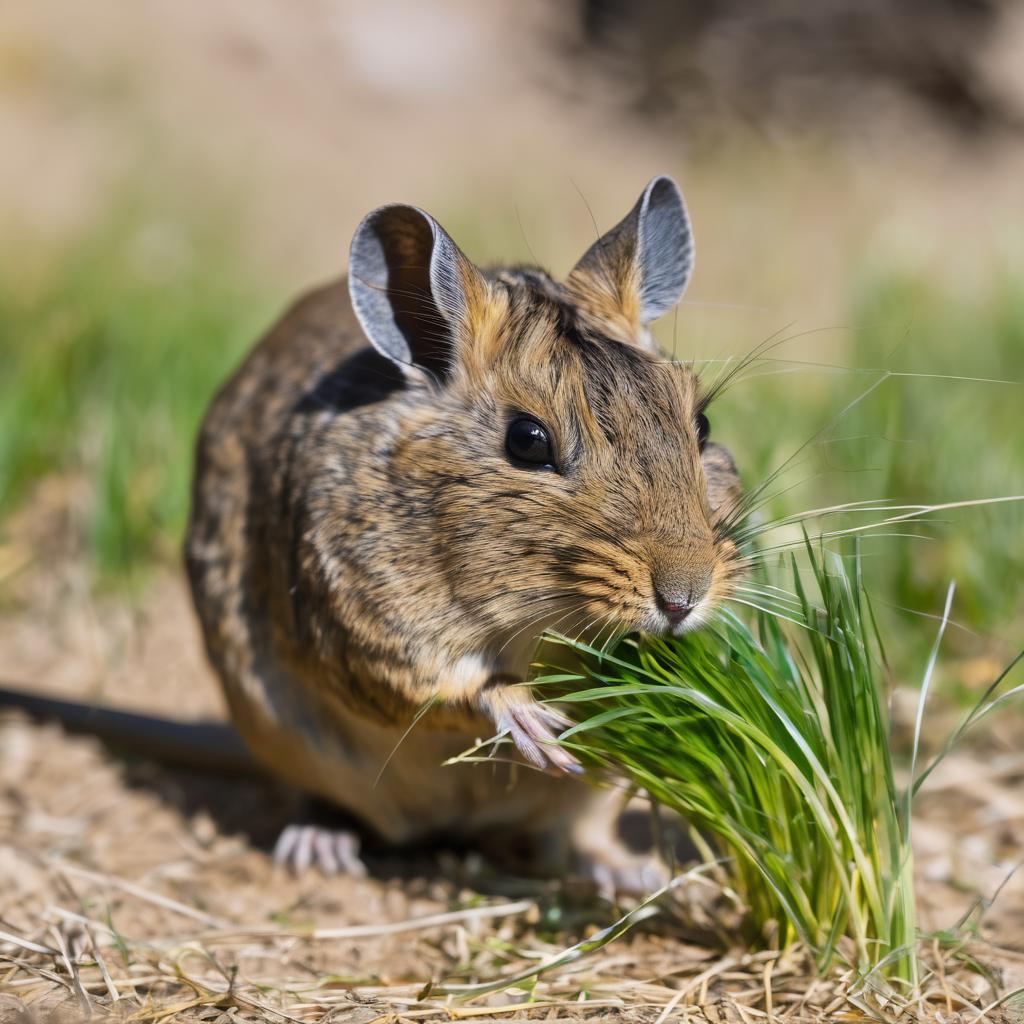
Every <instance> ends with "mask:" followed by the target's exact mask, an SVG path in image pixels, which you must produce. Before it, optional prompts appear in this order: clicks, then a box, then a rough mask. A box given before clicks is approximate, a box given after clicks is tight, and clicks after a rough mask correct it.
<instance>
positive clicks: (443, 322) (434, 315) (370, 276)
mask: <svg viewBox="0 0 1024 1024" xmlns="http://www.w3.org/2000/svg"><path fill="white" fill-rule="evenodd" d="M482 287H483V281H482V278H481V275H480V272H479V271H478V270H477V269H476V267H474V266H473V264H472V263H471V262H470V261H469V260H468V259H467V258H466V256H465V255H464V254H463V252H462V250H461V249H459V247H458V246H457V245H456V244H455V243H454V242H453V241H452V240H451V238H449V237H448V234H447V232H445V230H444V228H442V227H441V225H440V224H438V223H437V221H435V220H434V219H433V217H430V216H428V215H427V214H425V213H424V212H423V211H422V210H418V209H417V208H416V207H415V206H398V205H395V206H381V207H380V208H379V209H376V210H374V211H373V213H370V214H368V215H367V216H366V217H364V218H363V221H362V223H361V224H360V225H359V227H358V228H357V229H356V234H355V237H354V238H353V239H352V248H351V250H350V253H349V271H348V288H349V294H350V295H351V296H352V306H353V307H354V309H355V312H356V316H357V317H358V318H359V323H360V324H362V327H363V330H364V331H365V332H366V336H367V338H369V339H370V343H371V344H372V345H373V347H374V348H375V349H376V350H377V351H378V352H380V353H381V355H384V356H387V357H388V359H391V360H393V361H394V362H395V363H397V364H398V365H399V366H400V367H401V368H402V370H403V371H404V372H406V373H407V374H412V375H415V373H416V371H415V367H423V368H426V369H427V370H430V371H431V372H432V373H434V374H436V375H439V376H444V375H446V374H447V372H448V369H449V368H450V366H451V363H452V359H453V354H454V347H455V342H456V338H457V337H458V335H459V331H460V329H461V328H463V327H464V326H465V325H466V324H468V322H469V319H470V313H471V308H472V306H473V305H474V304H475V303H476V302H478V301H479V298H480V295H481V292H482Z"/></svg>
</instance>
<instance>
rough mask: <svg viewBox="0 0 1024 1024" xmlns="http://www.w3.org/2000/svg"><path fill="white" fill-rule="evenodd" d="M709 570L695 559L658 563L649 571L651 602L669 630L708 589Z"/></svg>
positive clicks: (709, 587)
mask: <svg viewBox="0 0 1024 1024" xmlns="http://www.w3.org/2000/svg"><path fill="white" fill-rule="evenodd" d="M712 575H713V569H712V565H711V564H710V562H708V563H706V564H704V563H703V560H702V559H701V560H699V561H698V563H697V564H694V563H693V561H692V560H688V561H687V562H685V563H682V564H680V563H675V564H671V563H670V564H668V565H664V564H663V565H661V566H658V567H656V568H655V569H654V571H653V572H652V574H651V582H652V583H653V585H654V603H655V605H656V606H657V608H658V611H659V612H660V613H661V614H662V616H664V618H665V620H666V623H667V627H668V629H670V630H675V629H677V628H678V627H679V626H680V625H682V623H683V622H684V621H685V620H686V618H687V617H688V616H689V615H690V613H691V612H692V611H693V610H694V609H695V608H696V607H697V606H698V605H699V604H700V603H701V601H703V600H704V598H705V597H706V596H707V594H708V591H709V590H710V589H711V582H712Z"/></svg>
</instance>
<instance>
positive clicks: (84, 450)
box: [0, 203, 269, 579]
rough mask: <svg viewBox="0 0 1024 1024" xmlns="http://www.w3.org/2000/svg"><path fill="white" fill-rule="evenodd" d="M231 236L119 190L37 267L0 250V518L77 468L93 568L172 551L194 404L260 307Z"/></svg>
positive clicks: (179, 524) (124, 567) (112, 575)
mask: <svg viewBox="0 0 1024 1024" xmlns="http://www.w3.org/2000/svg"><path fill="white" fill-rule="evenodd" d="M236 249H237V247H236V246H235V245H234V244H233V239H232V236H231V233H230V231H229V230H228V229H226V228H225V227H224V226H223V225H221V226H216V225H214V224H213V223H212V221H207V222H206V224H205V225H204V224H203V222H202V221H201V220H200V219H199V218H198V217H197V218H192V219H190V218H188V217H181V216H178V217H174V216H171V217H167V216H160V215H154V214H153V213H151V212H149V211H147V210H146V209H139V208H138V204H135V205H134V206H133V205H132V204H128V203H126V204H125V208H124V209H122V210H120V211H119V212H117V213H116V214H115V215H112V216H111V217H110V218H109V219H108V220H107V221H106V222H105V223H104V224H103V225H101V227H100V228H99V229H97V230H96V231H94V232H93V233H91V234H89V235H88V236H87V237H84V238H82V239H80V240H78V241H77V242H76V243H75V244H73V245H71V246H70V247H69V248H68V249H67V250H66V251H64V252H63V253H61V254H60V255H59V256H58V257H57V258H56V259H54V260H53V261H52V262H51V263H50V265H49V269H48V270H46V271H45V272H43V273H42V274H41V275H40V279H38V280H33V281H26V280H25V275H24V274H23V273H20V272H19V270H20V268H19V267H18V265H17V264H16V262H15V256H14V254H11V253H8V254H6V255H5V256H4V257H3V259H0V267H2V268H3V273H2V274H0V520H2V517H3V516H4V515H5V514H7V513H9V512H10V511H11V510H12V509H13V508H14V507H15V506H16V505H17V504H18V503H19V502H20V501H21V500H23V499H24V497H25V496H26V493H27V491H28V489H29V487H30V486H31V484H32V482H33V481H35V480H36V479H38V478H40V477H42V476H45V475H47V474H51V473H58V474H81V475H84V476H85V477H86V478H87V479H88V481H89V483H90V491H91V503H90V510H89V520H88V530H89V537H88V542H89V547H90V550H91V553H92V555H93V558H94V562H95V564H96V567H97V569H98V572H99V576H100V578H105V579H124V578H125V577H126V576H130V575H131V574H132V573H134V572H136V571H137V570H140V569H144V568H145V567H146V565H147V564H149V563H150V562H151V561H152V560H153V559H160V558H166V557H176V555H177V549H178V544H179V541H180V537H181V534H182V531H183V528H184V524H185V519H186V516H187V513H188V500H189V480H190V478H191V472H192V445H193V441H194V438H195V435H196V432H197V430H198V426H199V423H200V421H201V418H202V415H203V412H204V411H205V408H206V406H207V404H208V403H209V401H210V398H211V396H212V395H213V393H214V391H215V389H216V387H217V386H218V385H219V384H220V383H221V382H222V381H223V379H224V378H225V377H226V376H227V374H228V373H229V372H230V370H231V369H232V367H233V366H234V365H235V364H236V363H237V362H238V360H239V359H240V357H241V356H242V354H243V353H244V352H245V350H246V349H247V348H248V347H249V345H251V343H252V339H253V337H254V336H255V335H256V333H257V330H258V325H259V324H260V323H261V322H264V321H265V320H266V318H267V315H268V312H269V309H268V301H267V299H266V297H265V296H263V295H262V294H261V290H260V289H259V288H258V287H257V286H256V284H255V283H254V280H253V277H252V275H251V274H249V273H247V272H246V270H245V269H244V263H243V261H242V260H240V258H239V256H238V253H237V251H236Z"/></svg>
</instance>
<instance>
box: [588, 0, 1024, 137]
mask: <svg viewBox="0 0 1024 1024" xmlns="http://www.w3.org/2000/svg"><path fill="white" fill-rule="evenodd" d="M1012 2H1013V0H581V6H580V8H579V12H580V14H579V17H580V28H581V34H582V40H583V44H584V48H585V49H586V50H587V51H588V52H589V53H590V54H591V55H592V56H595V57H597V58H598V59H599V62H600V64H601V66H602V67H603V68H604V69H605V70H606V71H607V72H608V73H610V74H611V75H612V76H613V77H614V78H615V79H616V80H617V81H618V82H619V84H620V86H621V88H622V89H623V91H624V92H625V94H626V95H627V96H628V97H629V98H630V99H631V101H632V103H633V104H634V105H635V106H636V107H637V108H639V109H641V110H644V111H648V112H666V111H668V112H680V113H682V114H683V115H684V116H687V117H689V118H691V119H699V117H700V116H701V115H712V116H717V117H722V116H729V117H731V118H733V119H734V118H736V117H739V118H740V119H742V120H747V121H751V122H754V123H757V124H765V123H771V122H775V123H779V122H781V123H783V124H785V125H788V126H791V127H798V128H799V127H801V126H804V125H806V124H808V123H815V122H817V123H821V122H822V121H823V120H824V121H826V122H828V123H834V119H835V117H836V115H837V114H838V115H845V116H847V117H849V116H854V117H858V118H861V119H871V118H875V117H877V116H878V114H879V112H880V105H884V103H885V102H886V99H887V98H888V99H891V98H892V96H893V95H894V94H900V95H903V96H906V97H910V98H912V99H913V100H915V101H917V102H918V103H920V104H923V105H924V106H925V107H926V108H927V109H929V110H930V111H932V112H933V113H937V114H939V115H940V116H941V118H942V119H943V120H945V121H947V122H949V123H952V124H955V125H958V126H960V127H962V128H968V129H981V128H990V127H995V126H1004V127H1005V126H1011V125H1012V126H1014V127H1017V128H1019V127H1020V126H1021V124H1022V119H1021V116H1020V112H1019V111H1015V110H1013V109H1011V106H1010V105H1008V101H1007V100H1006V99H1005V98H1004V97H1002V96H1001V95H999V90H998V89H996V88H994V87H993V84H992V83H991V82H990V81H989V77H988V74H987V69H986V65H985V56H986V47H987V45H988V44H989V42H990V41H991V40H992V38H993V36H994V34H995V33H996V32H997V31H998V30H999V27H1000V19H1001V15H1002V12H1003V10H1004V9H1005V8H1008V7H1009V6H1010V4H1011V3H1012Z"/></svg>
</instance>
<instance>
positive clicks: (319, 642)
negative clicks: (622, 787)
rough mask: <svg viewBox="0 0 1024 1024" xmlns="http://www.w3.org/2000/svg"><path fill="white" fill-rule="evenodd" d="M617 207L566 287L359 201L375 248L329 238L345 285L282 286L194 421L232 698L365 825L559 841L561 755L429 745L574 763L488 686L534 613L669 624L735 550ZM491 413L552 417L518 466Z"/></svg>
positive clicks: (208, 566)
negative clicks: (469, 757) (458, 757)
mask: <svg viewBox="0 0 1024 1024" xmlns="http://www.w3.org/2000/svg"><path fill="white" fill-rule="evenodd" d="M655 181H656V182H658V181H667V179H655ZM654 184H655V183H652V186H649V187H648V192H647V193H645V197H647V196H648V193H651V192H652V188H653V187H654ZM673 188H674V185H673ZM676 191H677V190H676ZM669 199H671V196H669ZM679 203H680V204H681V200H679ZM639 208H640V204H638V209H639ZM644 210H646V207H644V209H643V210H641V213H640V214H637V216H636V217H635V218H634V222H635V223H634V225H633V231H632V234H630V230H629V223H628V222H629V218H627V221H624V222H623V225H626V227H625V228H624V227H623V225H620V226H619V228H616V229H615V231H613V232H612V233H609V235H608V236H606V237H605V239H604V240H603V242H604V246H603V248H599V249H598V251H597V253H596V255H593V254H594V252H595V250H591V253H588V254H587V256H585V257H584V260H582V261H581V263H580V265H579V266H578V267H577V268H576V270H574V271H573V274H572V275H570V277H569V279H568V280H567V282H566V283H565V284H564V285H563V284H558V283H556V282H554V281H552V280H551V279H550V278H548V277H547V276H546V275H544V274H543V273H542V272H540V271H537V270H533V269H528V270H500V271H496V272H493V273H490V274H487V275H484V274H482V273H481V272H480V271H478V270H477V269H476V268H475V267H473V266H472V264H470V263H469V261H468V260H466V258H465V257H464V256H463V255H462V254H461V253H460V252H459V251H458V249H457V248H455V247H454V243H451V241H450V239H447V236H444V235H443V232H442V233H441V234H440V235H439V234H438V232H439V231H440V229H439V228H437V227H436V225H434V224H433V222H430V221H429V218H426V217H425V215H423V214H420V212H419V211H412V208H409V207H388V208H384V209H383V210H382V211H378V212H377V214H375V215H371V218H372V217H374V216H378V215H379V218H378V221H375V222H371V218H367V221H365V222H364V227H361V229H360V231H361V232H363V231H364V229H365V225H366V224H367V223H370V229H372V231H373V232H374V234H373V235H372V237H371V238H370V241H371V242H372V243H373V244H374V245H376V246H377V247H376V248H374V249H372V250H371V251H369V254H368V255H367V254H366V252H364V251H363V250H360V249H359V245H360V244H361V243H360V237H361V236H360V235H358V234H357V239H356V243H354V245H353V271H352V272H353V273H354V274H356V275H358V274H359V273H361V272H365V275H366V276H365V278H360V277H358V276H357V277H356V278H354V280H353V282H352V286H351V293H352V295H353V296H354V297H355V299H356V308H355V310H354V309H353V304H352V302H351V301H350V297H349V294H350V288H348V287H346V284H345V282H338V283H336V284H333V285H330V286H328V287H326V288H323V289H321V290H319V291H316V292H314V293H312V294H311V295H309V296H307V297H306V298H304V299H302V300H301V301H300V302H298V303H297V304H296V305H295V306H294V307H293V308H292V309H291V310H290V311H289V312H288V313H287V314H286V316H285V317H284V318H283V320H282V321H281V322H280V323H279V324H278V325H277V326H276V327H275V328H274V329H273V330H272V331H271V333H270V334H269V335H268V336H267V337H266V338H265V339H264V340H263V341H262V342H261V343H260V344H259V345H258V346H257V348H256V349H255V350H254V351H253V353H252V354H251V355H250V356H249V358H248V359H247V360H246V362H245V363H244V365H243V366H242V367H241V369H240V370H239V371H238V373H237V374H236V375H235V377H234V378H233V380H231V381H230V382H229V383H228V385H227V386H226V387H225V388H224V390H223V391H222V392H221V393H220V395H219V396H218V397H217V399H216V400H215V402H214V403H213V406H212V408H211V410H210V412H209V414H208V416H207V419H206V421H205V423H204V426H203V430H202V434H201V437H200V439H199V444H198V453H197V469H196V477H195V486H194V495H193V511H192V518H191V522H190V527H189V533H188V540H187V551H186V557H187V564H188V569H189V575H190V579H191V583H192V588H193V593H194V596H195V600H196V606H197V609H198V611H199V616H200V619H201V620H202V623H203V628H204V632H205V637H206V642H207V646H208V649H209V652H210V656H211V658H212V660H213V663H214V665H215V667H216V669H217V671H218V673H219V675H220V677H221V679H222V681H223V684H224V687H225V691H226V693H227V697H228V701H229V704H230V706H231V711H232V715H233V718H234V721H235V723H236V726H237V727H238V729H239V731H240V732H241V734H242V735H243V737H244V738H245V739H246V741H247V742H248V743H249V744H250V746H251V747H252V749H253V750H254V751H255V752H256V753H257V754H258V755H259V756H260V757H261V758H262V759H263V760H264V761H266V763H268V764H269V765H270V766H271V767H272V768H273V769H274V770H275V771H277V772H278V773H280V774H281V775H283V776H284V777H286V778H288V779H290V780H291V781H293V782H295V783H298V784H299V785H302V786H304V787H305V788H307V789H309V790H311V791H313V792H316V793H319V794H320V795H322V796H324V797H326V798H328V799H330V800H333V801H335V802H336V803H338V804H340V805H342V806H343V807H346V808H347V809H349V810H351V811H353V812H354V813H356V814H357V815H358V816H359V817H361V818H362V819H363V820H365V821H366V822H368V823H369V824H370V825H372V826H373V827H374V828H375V829H376V830H377V831H378V832H379V833H380V834H381V835H382V836H384V837H385V838H386V839H388V840H390V841H392V842H396V843H400V842H405V841H408V840H411V839H414V838H418V837H422V836H426V835H430V834H439V833H443V834H445V835H449V836H461V837H466V838H469V837H473V836H478V835H481V834H484V833H490V834H495V833H496V832H497V833H502V832H503V831H505V832H508V831H511V832H516V831H518V832H522V831H526V832H529V833H532V834H535V835H541V834H546V835H548V836H556V837H561V838H559V839H558V840H557V842H556V845H558V844H559V843H562V842H563V840H564V841H569V839H570V833H573V832H574V830H575V832H576V837H575V841H576V842H577V845H580V839H579V836H580V835H581V834H582V833H583V832H586V831H588V829H587V827H586V826H585V825H583V824H580V822H581V820H582V818H583V817H585V812H586V811H587V810H588V808H591V807H592V806H593V805H594V803H595V800H600V799H601V798H598V797H595V791H593V790H592V789H591V788H590V787H588V786H587V785H586V784H585V783H583V782H580V781H578V780H577V779H575V778H571V777H569V776H568V775H566V774H559V773H557V772H555V773H551V772H549V773H542V772H537V771H531V770H529V769H527V768H525V767H523V768H519V767H517V766H515V765H509V764H495V765H475V766H474V765H457V766H449V767H442V762H443V761H444V760H446V759H447V758H449V757H452V756H454V755H455V754H457V753H459V752H461V751H462V750H464V749H466V748H467V747H468V746H471V745H472V744H473V742H474V741H475V740H477V739H479V738H485V737H487V736H489V735H492V734H493V732H494V730H495V725H497V726H498V728H499V729H500V728H509V729H510V730H511V733H512V735H513V738H514V739H515V740H516V742H517V745H518V746H519V748H520V750H521V751H522V752H523V754H524V755H525V757H526V758H527V759H528V760H531V761H533V762H535V763H536V764H538V765H544V766H548V767H554V768H556V769H557V768H563V769H571V768H572V767H573V763H572V758H571V757H569V756H568V755H565V756H564V757H561V759H560V755H559V754H558V753H557V750H556V748H550V747H548V746H546V745H545V740H546V739H547V738H549V737H550V735H551V729H553V728H555V727H556V726H557V725H560V724H561V722H560V720H559V718H558V716H557V715H555V714H554V713H552V712H550V711H548V710H547V709H545V708H544V707H543V706H541V705H538V704H537V703H536V702H535V701H534V700H533V698H532V697H531V696H530V694H529V691H528V689H527V688H525V687H523V686H517V685H515V684H517V683H520V682H522V680H524V679H525V678H526V672H527V669H528V666H529V662H530V659H531V656H532V654H533V652H534V649H535V647H536V641H537V638H538V636H539V635H540V633H541V632H543V630H544V629H545V628H548V627H552V626H554V627H557V628H560V629H562V630H564V631H569V632H571V631H579V630H583V629H586V628H588V627H590V628H596V627H611V628H622V629H631V630H635V629H645V630H649V631H655V632H664V631H668V630H672V631H675V632H680V631H682V630H683V629H684V628H693V627H694V626H696V625H699V624H700V623H701V622H702V621H704V620H705V619H706V617H707V615H709V614H710V613H711V611H712V609H713V607H714V605H715V604H716V603H717V602H718V601H720V600H721V599H722V598H723V597H725V596H726V595H727V594H728V591H729V587H730V583H731V580H732V579H733V578H734V577H735V575H736V574H737V573H738V572H739V571H740V569H741V568H742V565H741V560H740V559H739V557H738V555H737V552H736V550H735V547H734V546H733V545H732V542H731V541H730V540H729V539H728V536H727V532H726V531H725V530H723V529H722V528H721V521H722V516H723V514H724V512H725V511H727V509H728V507H729V505H730V503H731V502H732V501H734V500H735V498H736V497H737V496H738V493H739V488H738V481H737V478H736V472H735V468H734V466H733V464H732V460H731V459H730V458H729V456H728V453H727V452H725V450H724V449H722V448H721V447H720V446H717V445H713V444H709V443H706V438H704V439H703V440H702V439H701V438H700V437H699V436H698V429H697V427H696V426H695V424H697V423H698V421H699V419H700V417H701V416H702V414H703V404H704V399H703V398H702V395H701V391H700V386H699V382H698V380H697V378H696V377H695V375H694V374H693V372H692V370H691V368H690V367H688V366H686V365H685V364H681V363H673V362H667V361H665V360H663V359H661V358H660V357H658V356H657V355H655V354H653V352H652V351H651V348H652V342H651V337H650V334H649V332H648V330H647V328H646V322H645V319H644V309H645V306H644V304H645V302H646V303H647V304H648V306H649V305H651V298H650V296H651V295H654V296H655V298H659V297H660V295H661V292H657V293H655V292H654V291H653V290H652V289H653V286H652V285H650V284H649V278H650V271H649V270H648V271H645V270H644V267H643V265H642V264H641V263H640V261H639V255H638V253H639V252H640V250H641V249H642V247H643V246H642V243H644V240H645V238H646V245H647V248H648V249H650V246H651V244H652V243H651V241H650V240H651V239H652V238H654V239H655V240H656V239H657V236H656V234H655V229H656V228H658V227H659V225H658V224H653V223H652V225H651V226H650V227H649V228H648V229H647V235H646V236H645V235H644V223H645V222H644V220H643V213H644ZM410 211H411V212H410ZM636 212H637V211H636V210H635V211H634V214H636ZM684 214H685V210H684ZM631 216H632V215H631ZM418 218H420V219H418ZM652 220H653V218H652ZM424 223H428V226H430V227H431V230H432V232H433V233H432V234H426V233H425V231H424V229H423V226H422V225H423V224H424ZM638 226H639V227H638ZM688 230H689V228H688V222H687V223H686V231H687V236H686V237H687V238H688ZM616 232H618V235H616ZM442 236H443V237H442ZM379 239H383V241H379ZM439 252H440V255H439ZM684 255H686V254H685V253H684ZM428 264H429V266H428ZM364 267H365V271H364V270H363V268H364ZM428 270H429V276H425V274H426V273H427V271H428ZM669 270H671V268H669ZM644 273H647V277H646V278H645V277H644ZM676 276H677V277H678V274H677V275H676ZM686 276H688V272H687V275H686ZM378 281H379V282H380V283H375V282H378ZM367 282H369V284H368V283H367ZM645 282H646V283H645ZM655 284H657V282H655ZM684 284H685V281H684ZM645 287H646V288H647V293H645V292H644V288H645ZM360 288H362V289H363V291H360ZM663 290H664V289H663V288H662V291H663ZM678 290H679V291H681V287H680V288H679V289H678ZM382 316H383V317H385V322H384V326H383V327H382V326H381V322H380V318H381V317H382ZM387 332H390V333H387ZM370 342H372V345H373V347H371V345H370V344H369V343H370ZM403 345H407V346H408V347H406V348H404V349H403V348H402V346H403ZM517 417H519V418H522V417H528V418H529V419H528V422H530V423H534V424H536V423H541V424H543V425H544V426H545V429H546V430H547V431H548V433H549V434H550V438H551V452H552V455H551V458H552V465H550V466H544V467H541V468H542V470H544V471H537V470H535V469H534V468H532V467H529V466H527V467H525V468H524V466H523V465H519V464H516V462H515V460H510V457H509V454H508V449H507V441H506V435H507V431H508V430H509V424H510V423H511V422H514V421H515V419H516V418H517ZM705 423H706V420H705ZM666 609H674V610H673V611H667V610H666ZM680 609H685V610H683V611H680ZM683 616H685V617H686V621H685V622H684V621H683V618H682V617H683ZM428 704H429V705H430V706H429V709H428V710H427V711H426V712H425V714H423V716H422V718H421V719H420V720H418V721H417V722H416V723H415V727H413V728H410V727H411V726H413V723H414V719H415V718H416V716H417V714H418V713H419V712H421V711H422V710H423V709H424V707H425V706H427V705H428ZM389 757H390V760H388V759H389ZM385 762H387V764H386V767H384V765H385ZM549 762H550V763H549ZM382 768H383V769H384V770H383V772H382V771H381V770H382ZM378 775H379V776H380V777H379V781H377V780H378ZM597 845H600V843H599V842H598V843H597Z"/></svg>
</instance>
